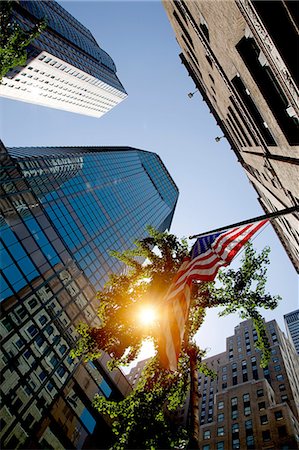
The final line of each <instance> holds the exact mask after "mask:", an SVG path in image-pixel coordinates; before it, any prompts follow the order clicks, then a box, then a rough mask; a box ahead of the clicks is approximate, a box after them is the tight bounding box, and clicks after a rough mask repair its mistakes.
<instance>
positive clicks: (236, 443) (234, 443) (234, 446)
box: [233, 439, 240, 449]
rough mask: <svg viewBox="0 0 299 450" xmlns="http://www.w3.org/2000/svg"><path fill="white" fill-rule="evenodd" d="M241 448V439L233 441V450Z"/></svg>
mask: <svg viewBox="0 0 299 450" xmlns="http://www.w3.org/2000/svg"><path fill="white" fill-rule="evenodd" d="M238 448H240V439H233V449H238Z"/></svg>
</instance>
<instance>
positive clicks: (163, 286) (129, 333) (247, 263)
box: [72, 227, 279, 450]
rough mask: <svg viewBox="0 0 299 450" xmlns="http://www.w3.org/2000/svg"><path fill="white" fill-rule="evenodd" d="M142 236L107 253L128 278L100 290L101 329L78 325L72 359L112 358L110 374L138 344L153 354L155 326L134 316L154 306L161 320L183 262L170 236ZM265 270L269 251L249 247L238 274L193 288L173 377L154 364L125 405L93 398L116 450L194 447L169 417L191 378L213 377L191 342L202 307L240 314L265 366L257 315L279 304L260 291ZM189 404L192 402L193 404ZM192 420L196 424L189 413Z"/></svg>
mask: <svg viewBox="0 0 299 450" xmlns="http://www.w3.org/2000/svg"><path fill="white" fill-rule="evenodd" d="M148 232H149V236H148V237H147V238H145V239H143V240H141V241H136V243H135V244H136V245H135V248H134V249H133V250H128V251H125V252H124V253H122V254H119V253H118V252H111V254H113V255H114V256H115V257H116V258H118V259H119V260H121V261H122V262H124V263H125V264H126V265H127V267H128V268H129V271H128V272H127V273H125V274H121V275H117V274H111V276H110V279H109V281H108V283H107V285H106V286H105V289H104V290H103V291H102V292H99V293H98V299H99V308H98V316H99V318H100V319H101V326H100V327H97V328H96V327H89V326H88V325H87V324H81V325H80V326H79V327H78V331H79V333H80V335H81V339H80V340H79V342H78V344H77V347H76V349H74V350H73V351H72V356H83V357H84V358H85V360H88V359H92V358H96V357H98V355H99V354H100V351H101V350H104V351H106V352H107V353H108V354H109V355H110V356H111V358H112V359H111V361H110V362H109V368H110V369H113V368H114V367H116V366H118V365H125V364H128V363H130V362H132V361H134V360H135V359H136V357H137V356H138V353H139V351H140V348H141V345H142V342H143V341H144V340H146V339H151V340H152V341H153V342H154V345H155V347H157V343H158V339H159V333H160V329H159V326H158V324H154V325H151V326H144V325H143V326H142V325H140V323H139V322H138V319H137V313H138V311H139V309H140V308H141V307H143V306H145V305H146V306H148V305H153V306H156V307H158V305H159V306H160V307H161V311H162V313H163V299H164V296H165V293H166V291H167V289H168V287H169V285H170V283H171V281H172V279H173V276H174V275H175V273H176V272H177V270H178V268H179V267H180V265H181V263H182V261H183V259H184V258H185V257H186V256H187V255H188V247H187V244H186V242H185V241H179V240H178V239H177V238H176V237H175V236H174V235H172V234H169V233H160V232H159V231H157V230H154V229H153V228H151V227H149V228H148ZM145 259H146V264H144V265H143V264H142V261H143V260H145ZM268 264H269V249H268V248H265V249H264V250H263V251H262V252H261V254H256V252H255V251H254V249H253V247H252V245H251V244H247V246H246V248H245V252H244V255H243V258H242V264H241V267H240V268H238V269H237V270H234V269H231V268H229V269H227V270H225V271H221V272H220V273H219V276H218V281H219V283H218V284H217V285H216V284H215V283H213V282H212V283H194V284H193V286H192V289H191V303H190V311H189V316H188V319H187V323H186V327H185V334H184V339H183V343H182V351H181V354H180V357H179V364H178V370H177V371H176V372H174V373H173V372H170V371H167V370H164V369H162V368H161V367H160V366H159V361H158V357H155V358H153V359H152V360H151V361H150V362H149V364H148V365H147V367H146V368H145V370H144V373H143V375H142V377H141V378H140V380H139V382H138V385H137V386H136V388H135V389H134V391H133V392H132V393H131V394H130V395H129V396H128V397H126V398H125V399H124V400H122V401H120V402H114V401H109V400H106V399H105V398H104V397H102V396H96V397H95V400H94V406H95V407H96V408H97V409H98V411H100V412H101V413H102V414H103V415H104V416H106V417H107V418H108V419H109V421H110V422H111V424H112V430H113V432H114V435H115V438H116V440H115V443H114V445H113V447H112V448H113V449H114V450H121V449H128V448H130V449H135V448H136V449H137V448H145V449H151V448H153V449H159V448H161V449H162V448H185V447H186V443H187V442H188V439H189V438H190V436H191V440H192V436H193V431H194V430H193V431H192V430H188V431H187V430H184V429H183V428H180V427H178V426H177V425H176V424H175V422H174V421H172V420H171V419H170V418H171V416H170V414H171V412H172V411H176V410H177V408H178V407H180V406H182V405H183V404H184V402H185V399H186V395H187V392H188V390H189V388H190V377H191V379H192V380H193V381H194V377H195V375H194V374H195V373H196V372H197V371H200V372H203V373H204V374H205V375H207V376H210V377H212V378H214V377H215V376H216V373H215V372H214V371H212V370H211V369H209V367H207V366H206V364H205V363H203V362H202V359H203V357H204V355H205V353H204V352H203V351H202V350H201V349H200V348H199V347H198V346H197V344H196V342H195V337H196V333H197V331H198V330H199V328H200V327H201V325H202V323H203V321H204V318H205V314H206V311H207V308H212V307H215V306H223V307H224V309H223V311H222V312H221V313H220V316H222V315H227V314H230V313H235V312H238V313H239V315H240V317H241V318H242V319H247V318H252V319H253V323H254V326H255V328H256V330H257V336H258V339H257V342H256V347H257V348H259V349H260V350H261V354H262V358H261V366H262V367H266V365H267V362H268V360H269V358H270V351H269V342H268V339H267V335H266V331H265V325H264V321H263V318H262V316H261V314H260V312H259V309H260V308H262V307H264V308H269V309H273V308H275V307H276V305H277V303H278V300H279V297H278V296H274V297H273V296H271V295H270V294H268V293H266V292H265V288H266V272H267V266H268ZM191 359H192V370H191V368H190V367H191V364H190V361H191ZM192 377H193V378H192ZM193 386H194V383H193ZM193 390H194V389H193ZM194 397H196V396H192V395H191V399H193V400H194ZM193 400H192V401H193ZM196 401H197V400H196V399H195V400H194V402H195V403H194V404H196ZM197 407H198V404H197ZM194 413H195V414H193V416H194V417H195V416H196V411H195V410H194ZM194 428H195V427H194ZM192 442H193V441H192ZM194 442H195V441H194ZM190 445H191V444H190Z"/></svg>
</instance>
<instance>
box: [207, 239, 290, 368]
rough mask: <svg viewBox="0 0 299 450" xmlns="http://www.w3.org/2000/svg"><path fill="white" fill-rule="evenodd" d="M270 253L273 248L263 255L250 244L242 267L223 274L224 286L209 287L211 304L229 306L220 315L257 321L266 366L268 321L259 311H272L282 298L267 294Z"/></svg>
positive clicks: (221, 273) (259, 342)
mask: <svg viewBox="0 0 299 450" xmlns="http://www.w3.org/2000/svg"><path fill="white" fill-rule="evenodd" d="M269 253H270V248H269V247H265V248H264V249H263V251H262V252H261V253H260V254H256V252H255V250H254V249H253V246H252V244H251V243H250V242H249V243H247V244H246V246H245V252H244V255H243V258H242V260H241V261H242V265H241V267H240V268H239V269H238V270H233V269H228V270H226V271H220V272H219V275H218V279H219V281H220V282H221V284H222V286H221V287H219V288H218V287H216V286H215V285H213V284H211V285H210V286H209V291H210V295H211V305H213V306H224V307H225V308H224V310H223V311H222V312H221V313H219V316H226V315H228V314H231V313H235V312H239V315H240V317H241V318H242V319H250V318H251V319H253V323H254V326H255V328H256V330H257V334H258V341H257V342H256V344H255V345H256V347H257V348H258V349H259V350H261V352H262V359H261V365H262V367H265V366H266V365H267V362H268V361H269V358H270V352H269V343H268V339H267V335H266V329H265V324H264V320H263V318H262V316H261V314H260V313H259V311H258V309H259V308H265V309H271V310H272V309H274V308H276V307H277V304H278V301H279V300H280V299H281V298H280V297H279V296H278V295H276V296H272V295H270V294H269V293H265V289H266V282H267V277H266V274H267V266H268V265H269V262H270V260H269Z"/></svg>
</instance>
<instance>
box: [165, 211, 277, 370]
mask: <svg viewBox="0 0 299 450" xmlns="http://www.w3.org/2000/svg"><path fill="white" fill-rule="evenodd" d="M266 222H268V219H266V220H262V221H260V222H256V223H252V224H248V225H243V226H240V227H236V228H231V229H230V230H228V231H222V232H219V233H214V234H210V235H206V236H203V237H200V238H198V239H197V241H196V242H195V244H194V246H193V247H192V250H191V255H190V257H188V258H186V259H185V260H184V261H183V263H182V265H181V267H180V268H179V270H178V272H177V274H176V275H175V277H174V279H173V280H172V283H171V285H170V287H169V289H168V292H167V294H166V297H165V301H164V302H163V306H162V314H163V316H162V318H161V321H160V333H161V335H160V342H159V356H160V361H161V365H162V366H163V367H164V368H166V369H169V370H172V371H175V370H176V369H177V362H178V357H179V354H180V351H181V345H182V340H183V337H184V331H185V323H186V320H187V318H188V313H189V306H190V292H191V284H192V281H193V280H197V281H213V280H214V279H215V277H216V275H217V272H218V270H219V268H220V267H221V266H227V265H229V264H230V262H231V261H232V259H233V258H234V257H235V255H236V254H237V253H238V251H239V250H240V249H241V247H243V245H244V244H245V243H246V242H247V241H248V240H249V239H250V238H251V237H252V236H253V235H254V233H256V232H257V231H258V230H259V229H260V228H261V227H262V226H263V225H264V224H265V223H266Z"/></svg>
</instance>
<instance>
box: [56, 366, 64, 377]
mask: <svg viewBox="0 0 299 450" xmlns="http://www.w3.org/2000/svg"><path fill="white" fill-rule="evenodd" d="M56 372H57V373H58V375H59V376H60V377H63V375H64V374H65V372H66V369H65V367H64V366H59V367H58V369H57V370H56Z"/></svg>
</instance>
